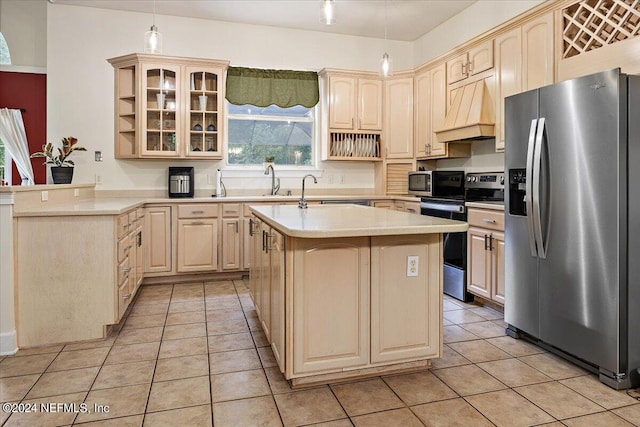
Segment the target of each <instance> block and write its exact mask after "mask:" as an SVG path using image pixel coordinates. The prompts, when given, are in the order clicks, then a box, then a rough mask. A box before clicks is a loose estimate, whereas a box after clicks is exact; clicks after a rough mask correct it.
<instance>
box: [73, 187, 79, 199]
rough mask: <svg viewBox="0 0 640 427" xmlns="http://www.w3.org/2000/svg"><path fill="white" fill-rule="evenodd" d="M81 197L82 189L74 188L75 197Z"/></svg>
mask: <svg viewBox="0 0 640 427" xmlns="http://www.w3.org/2000/svg"><path fill="white" fill-rule="evenodd" d="M79 195H80V189H79V188H74V189H73V197H78V196H79Z"/></svg>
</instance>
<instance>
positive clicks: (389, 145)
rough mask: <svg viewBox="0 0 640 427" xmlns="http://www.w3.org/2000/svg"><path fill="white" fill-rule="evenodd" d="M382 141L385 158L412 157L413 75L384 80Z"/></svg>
mask: <svg viewBox="0 0 640 427" xmlns="http://www.w3.org/2000/svg"><path fill="white" fill-rule="evenodd" d="M383 143H384V144H383V145H384V152H385V158H387V159H408V158H412V157H413V76H409V77H398V78H391V79H387V80H385V82H384V141H383Z"/></svg>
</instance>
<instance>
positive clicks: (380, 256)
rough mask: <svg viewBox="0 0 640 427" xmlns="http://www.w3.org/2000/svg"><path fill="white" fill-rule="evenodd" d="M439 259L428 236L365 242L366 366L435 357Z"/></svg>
mask: <svg viewBox="0 0 640 427" xmlns="http://www.w3.org/2000/svg"><path fill="white" fill-rule="evenodd" d="M435 237H437V235H436V236H435ZM410 257H413V258H415V259H416V265H415V272H414V274H415V275H414V276H413V275H411V276H410V275H408V274H407V268H408V266H407V263H408V259H410ZM440 258H441V251H440V243H439V240H438V239H437V238H436V239H434V236H432V235H427V236H405V238H400V237H398V236H390V237H389V236H380V237H372V238H371V363H379V362H391V361H395V360H400V359H411V358H423V357H438V354H439V352H440V327H441V320H440V319H441V318H442V317H441V313H440V309H439V307H440V298H441V296H440V293H441V291H440V286H439V280H440V274H439V271H440Z"/></svg>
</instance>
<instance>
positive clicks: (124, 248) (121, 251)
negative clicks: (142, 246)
mask: <svg viewBox="0 0 640 427" xmlns="http://www.w3.org/2000/svg"><path fill="white" fill-rule="evenodd" d="M131 246H132V244H131V239H130V238H129V237H128V236H125V237H124V238H123V239H120V240H118V262H122V260H124V259H125V257H127V256H129V251H130V250H131Z"/></svg>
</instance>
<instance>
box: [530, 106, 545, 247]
mask: <svg viewBox="0 0 640 427" xmlns="http://www.w3.org/2000/svg"><path fill="white" fill-rule="evenodd" d="M544 126H545V119H544V117H541V118H540V119H538V129H537V130H536V144H535V149H534V152H533V180H532V181H533V183H532V184H533V212H532V216H533V227H534V236H535V239H536V246H537V248H538V258H542V259H546V258H547V251H546V249H545V247H544V241H543V238H542V218H541V217H542V214H541V211H540V210H541V206H540V172H541V169H542V164H541V160H542V139H543V137H544Z"/></svg>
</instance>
